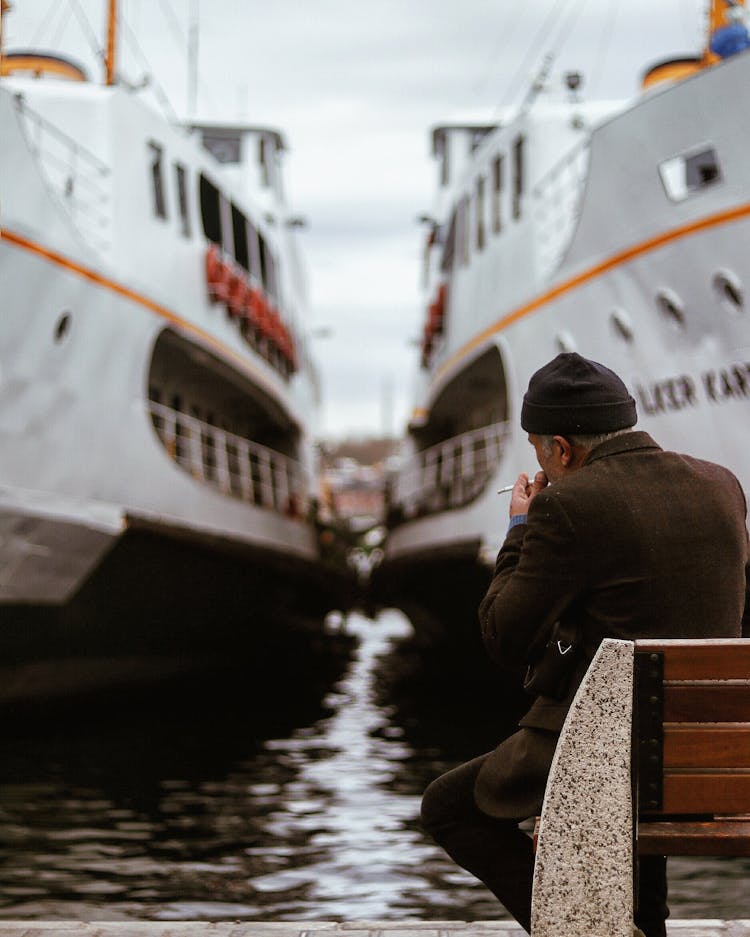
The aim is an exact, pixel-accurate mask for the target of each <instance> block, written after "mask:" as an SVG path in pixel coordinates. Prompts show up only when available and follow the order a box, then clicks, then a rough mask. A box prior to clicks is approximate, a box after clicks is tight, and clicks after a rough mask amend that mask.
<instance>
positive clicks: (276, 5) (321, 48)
mask: <svg viewBox="0 0 750 937" xmlns="http://www.w3.org/2000/svg"><path fill="white" fill-rule="evenodd" d="M12 3H13V6H14V9H13V12H12V13H11V14H10V16H9V17H8V19H7V23H6V36H5V47H6V48H7V49H13V48H19V47H28V46H35V47H40V48H45V49H47V50H51V51H58V52H60V53H65V54H68V55H70V56H72V57H73V58H76V59H77V60H78V61H80V62H81V63H82V64H84V65H85V66H86V67H87V68H88V70H89V73H90V74H91V75H92V76H93V77H95V78H97V79H98V78H99V77H100V75H101V72H102V69H101V66H100V64H99V63H98V61H97V56H96V50H97V48H100V47H101V46H102V44H103V37H104V9H105V7H106V3H105V2H104V0H12ZM706 5H707V4H706V3H705V2H704V0H534V2H529V0H519V2H512V0H460V2H455V0H264V2H261V0H120V10H121V16H122V18H123V21H124V25H123V29H122V31H121V38H122V46H121V52H120V71H121V73H122V74H123V75H124V76H125V78H126V79H127V80H129V81H131V82H133V83H137V82H139V81H140V80H141V79H142V78H143V77H144V75H145V74H148V75H149V76H150V78H151V87H150V90H146V91H144V92H140V93H142V94H145V95H148V97H149V98H150V99H151V100H153V101H154V102H155V104H156V106H163V105H162V104H159V101H162V102H163V101H167V102H168V107H169V108H170V109H171V110H172V112H173V113H174V114H175V115H176V116H178V117H180V118H183V117H186V116H188V115H189V112H190V103H191V95H190V90H189V89H190V81H189V67H188V56H187V48H188V41H187V37H188V32H189V24H190V22H191V18H193V20H194V19H195V17H196V13H197V22H198V23H199V27H200V28H199V43H198V50H199V51H198V62H199V69H198V72H199V78H198V85H197V87H198V93H197V106H196V112H197V116H199V117H202V118H207V117H211V118H217V119H222V120H243V121H249V122H256V123H260V124H270V125H272V126H275V127H277V128H279V129H280V130H281V131H282V132H283V133H284V135H285V137H286V139H287V143H288V145H289V148H290V151H289V153H288V154H287V159H286V171H287V191H288V194H289V196H290V198H291V200H292V202H293V205H294V208H295V211H296V212H298V213H300V214H302V215H304V216H305V217H306V218H307V219H308V222H309V227H308V228H307V229H306V230H305V231H304V232H303V233H302V235H301V238H302V247H303V249H304V251H305V254H306V259H307V266H308V271H309V278H310V284H311V300H312V311H311V323H310V324H311V327H312V328H313V329H315V330H318V331H322V330H323V329H326V330H330V334H329V337H327V338H325V337H320V338H318V339H316V340H315V348H314V350H315V357H316V359H317V361H318V364H319V367H320V370H321V373H322V378H323V390H324V408H323V414H322V429H323V432H324V435H326V436H329V437H341V436H345V435H368V434H373V433H380V432H383V431H392V432H400V431H401V429H402V428H403V426H404V424H405V421H406V419H407V417H408V413H409V410H410V408H411V402H412V401H411V394H412V390H413V375H414V373H415V371H416V367H417V362H418V351H417V348H416V346H415V339H416V337H417V335H418V333H419V330H420V325H421V321H422V310H421V298H420V295H419V259H420V246H421V241H422V236H421V231H420V229H419V226H418V224H417V222H416V218H417V216H418V215H419V214H420V213H422V212H425V211H428V210H429V208H430V204H431V197H432V192H433V181H434V172H433V165H432V162H431V159H430V155H429V130H430V128H431V127H432V126H433V125H434V124H437V123H441V122H445V121H447V120H452V119H456V118H457V117H461V118H466V117H469V116H472V117H476V118H479V119H481V120H485V119H491V118H492V117H493V116H494V117H497V114H498V111H499V109H500V108H504V107H507V106H512V105H514V104H518V102H519V101H520V100H521V98H523V96H524V93H525V91H526V89H527V88H528V85H529V83H530V81H531V79H532V78H533V76H534V74H535V73H536V72H537V71H538V69H539V68H540V66H541V63H542V60H543V58H544V56H545V55H546V54H548V53H553V54H554V55H555V60H554V65H553V68H552V72H551V77H550V83H551V84H556V85H557V84H559V82H560V80H561V76H562V75H563V74H564V73H565V72H567V71H571V70H576V71H580V72H582V73H583V75H584V81H585V84H584V88H583V93H584V96H586V97H588V98H592V99H593V98H611V97H622V98H628V97H631V96H632V95H634V94H635V93H636V90H637V86H638V80H639V76H640V74H641V72H642V71H643V69H644V68H645V67H646V66H647V65H649V64H651V63H653V62H654V61H655V60H658V59H662V58H668V57H671V56H673V55H677V54H679V53H683V52H695V51H698V50H699V48H700V46H701V44H702V41H703V28H704V10H705V7H706ZM164 106H166V105H164Z"/></svg>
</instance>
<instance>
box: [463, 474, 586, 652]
mask: <svg viewBox="0 0 750 937" xmlns="http://www.w3.org/2000/svg"><path fill="white" fill-rule="evenodd" d="M584 557H585V551H584V549H583V548H582V545H581V538H580V532H577V531H576V529H575V526H574V524H573V523H572V521H571V519H570V517H569V516H568V513H567V512H566V510H565V508H564V506H563V505H562V504H561V503H560V500H559V499H558V498H557V497H556V496H555V494H554V493H553V492H552V491H544V492H542V493H540V494H539V495H537V497H536V498H535V499H534V500H533V502H532V503H531V506H530V508H529V515H528V520H527V523H526V524H525V525H520V526H518V527H514V528H512V529H511V530H510V531H509V532H508V536H507V537H506V539H505V542H504V544H503V546H502V547H501V549H500V553H499V554H498V557H497V563H496V566H495V573H494V576H493V579H492V582H491V583H490V587H489V589H488V590H487V594H486V596H485V597H484V599H483V600H482V602H481V604H480V606H479V621H480V626H481V631H482V640H483V642H484V646H485V648H486V650H487V653H488V654H489V656H490V657H491V658H492V659H493V660H494V661H495V663H496V664H498V665H499V666H501V667H503V668H504V669H512V670H517V669H521V668H523V667H525V666H526V664H527V663H528V662H529V661H530V660H532V659H533V658H534V656H535V654H536V651H537V650H538V649H541V648H542V647H543V646H544V643H545V642H546V639H547V637H548V635H549V633H550V631H551V629H552V626H553V625H554V623H555V622H556V621H558V620H559V619H560V618H561V617H562V616H563V615H564V614H565V613H566V611H568V610H570V609H571V607H572V606H573V605H574V603H575V602H576V599H578V598H579V597H580V596H581V595H582V594H583V592H584V591H585V588H586V583H587V577H588V563H587V562H586V561H585V559H584Z"/></svg>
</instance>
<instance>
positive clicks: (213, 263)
mask: <svg viewBox="0 0 750 937" xmlns="http://www.w3.org/2000/svg"><path fill="white" fill-rule="evenodd" d="M230 273H231V270H230V267H229V265H228V264H227V263H225V261H224V259H223V257H222V256H221V251H220V249H219V247H218V245H217V244H214V243H211V244H209V245H208V249H207V250H206V286H207V287H208V298H209V299H210V300H211V302H213V303H216V302H221V303H225V302H226V301H227V300H228V299H229V286H230V282H229V278H230Z"/></svg>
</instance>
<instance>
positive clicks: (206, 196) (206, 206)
mask: <svg viewBox="0 0 750 937" xmlns="http://www.w3.org/2000/svg"><path fill="white" fill-rule="evenodd" d="M200 196H201V220H202V221H203V233H204V234H205V235H206V237H207V238H208V240H209V241H213V243H214V244H218V245H219V247H221V246H222V245H223V243H224V241H223V239H222V236H221V202H220V199H219V190H218V189H217V188H216V186H215V185H213V184H212V183H211V182H209V181H208V179H206V177H205V176H204V175H203V173H201V177H200Z"/></svg>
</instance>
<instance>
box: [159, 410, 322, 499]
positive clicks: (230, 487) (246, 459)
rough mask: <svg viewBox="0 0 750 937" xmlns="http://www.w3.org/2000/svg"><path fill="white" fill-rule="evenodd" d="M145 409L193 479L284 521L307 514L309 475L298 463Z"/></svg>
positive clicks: (169, 413) (190, 420)
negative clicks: (283, 515)
mask: <svg viewBox="0 0 750 937" xmlns="http://www.w3.org/2000/svg"><path fill="white" fill-rule="evenodd" d="M149 409H150V413H151V419H152V422H153V425H154V428H155V429H156V432H157V434H158V436H159V439H160V440H161V443H162V445H163V446H164V448H165V449H166V451H167V452H168V454H169V456H170V457H171V458H172V459H173V460H174V461H175V462H176V463H177V464H178V465H179V466H180V467H181V468H183V469H185V471H187V472H189V473H190V475H192V476H193V478H194V479H196V481H199V482H202V483H203V484H206V485H210V486H211V487H213V488H215V489H217V490H218V491H221V492H222V493H223V494H225V495H229V496H231V497H234V498H238V499H240V500H241V501H245V502H247V503H249V504H253V505H256V506H258V507H261V508H266V509H269V510H272V511H277V512H278V513H280V514H285V515H286V516H288V517H303V516H305V514H306V513H307V510H308V507H309V504H308V491H309V484H308V482H309V475H308V472H307V471H306V470H305V469H304V468H303V466H302V465H300V463H299V462H296V461H295V460H294V459H290V458H289V457H288V456H285V455H283V454H282V453H280V452H277V451H276V450H274V449H270V448H269V447H268V446H262V445H260V444H259V443H256V442H253V441H252V440H250V439H245V438H244V437H242V436H238V435H237V434H235V433H230V432H229V431H228V430H224V429H221V428H220V427H218V426H214V425H213V424H211V423H206V422H204V421H203V420H200V419H198V418H197V417H194V416H191V415H189V414H187V413H183V412H182V411H180V410H174V409H173V408H171V407H167V406H164V404H160V403H156V402H155V401H153V400H151V401H149Z"/></svg>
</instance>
